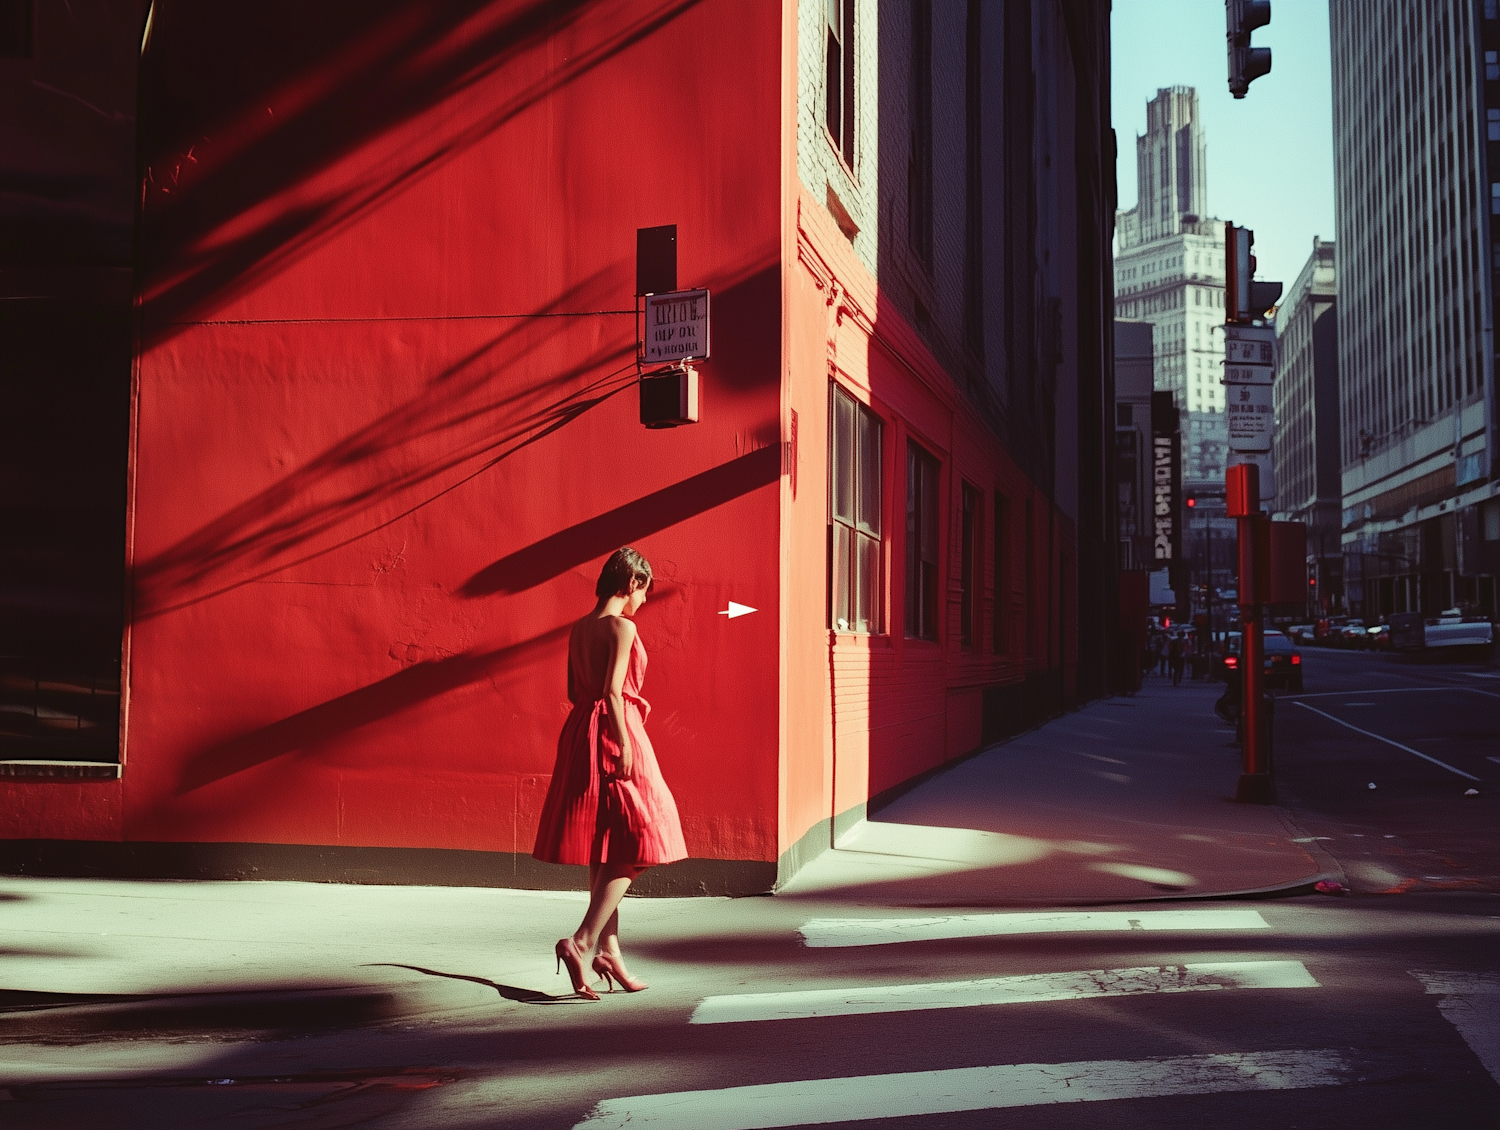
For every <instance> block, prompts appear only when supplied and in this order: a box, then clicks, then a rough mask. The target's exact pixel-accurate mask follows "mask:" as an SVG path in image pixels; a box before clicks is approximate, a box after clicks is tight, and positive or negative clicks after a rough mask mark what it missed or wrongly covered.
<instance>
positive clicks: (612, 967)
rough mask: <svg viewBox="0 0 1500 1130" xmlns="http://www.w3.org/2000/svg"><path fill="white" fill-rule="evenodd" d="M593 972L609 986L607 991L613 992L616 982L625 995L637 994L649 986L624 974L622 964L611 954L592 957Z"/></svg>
mask: <svg viewBox="0 0 1500 1130" xmlns="http://www.w3.org/2000/svg"><path fill="white" fill-rule="evenodd" d="M594 972H595V973H597V974H598V975H599V976H600V977H603V978H604V983H605V984H606V985H608V986H609V991H610V992H614V991H615V988H614V983H615V982H616V981H618V982H619V983H620V988H622V989H624V990H625V991H626V992H627V993H638V992H640V991H641V990H642V989H649V988H650V987H651V986H650V985H648V984H646V982H644V981H637V980H635V979H634V978H633V977H631V976H630V974H629V973H626V972H625V965H624V963H623V962H622V961H621V960H620V959H619V958H617V957H615V956H614V955H613V954H608V953H600V954H595V955H594Z"/></svg>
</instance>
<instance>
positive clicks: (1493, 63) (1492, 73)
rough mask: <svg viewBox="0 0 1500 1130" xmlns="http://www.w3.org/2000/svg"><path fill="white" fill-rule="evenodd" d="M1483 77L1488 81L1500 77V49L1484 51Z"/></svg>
mask: <svg viewBox="0 0 1500 1130" xmlns="http://www.w3.org/2000/svg"><path fill="white" fill-rule="evenodd" d="M1484 77H1485V79H1486V80H1487V81H1489V82H1494V81H1495V80H1496V79H1500V51H1486V52H1485V53H1484Z"/></svg>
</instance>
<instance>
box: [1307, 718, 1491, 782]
mask: <svg viewBox="0 0 1500 1130" xmlns="http://www.w3.org/2000/svg"><path fill="white" fill-rule="evenodd" d="M1296 705H1298V706H1300V707H1302V709H1303V710H1311V711H1312V712H1313V713H1314V714H1321V715H1322V716H1323V717H1324V718H1327V719H1328V720H1329V721H1330V722H1337V723H1338V724H1339V725H1340V726H1344V727H1347V728H1348V729H1350V730H1353V731H1354V732H1355V733H1356V734H1363V735H1364V736H1365V737H1367V738H1374V739H1375V740H1376V741H1377V742H1384V743H1385V744H1386V745H1390V746H1395V747H1396V748H1397V749H1399V750H1404V751H1405V752H1406V753H1410V754H1412V755H1413V756H1415V757H1420V758H1421V759H1422V760H1423V761H1430V762H1432V763H1433V764H1434V765H1436V766H1438V767H1439V768H1440V769H1446V770H1448V772H1450V773H1457V774H1458V775H1459V776H1460V777H1464V778H1467V779H1468V780H1470V781H1477V780H1479V778H1478V777H1476V776H1474V774H1472V773H1465V772H1464V771H1463V770H1462V769H1455V768H1454V767H1453V766H1451V765H1449V764H1448V763H1447V762H1446V761H1439V760H1438V759H1437V758H1435V757H1429V756H1427V754H1425V753H1423V752H1422V751H1421V750H1419V749H1412V748H1411V746H1409V745H1402V744H1401V743H1400V742H1396V741H1392V740H1391V739H1390V738H1387V737H1383V736H1381V735H1380V734H1377V733H1374V732H1373V731H1371V730H1362V729H1360V728H1359V727H1358V726H1355V725H1351V724H1350V723H1348V722H1345V721H1344V720H1343V719H1342V718H1335V717H1334V716H1333V715H1332V714H1329V713H1328V712H1327V711H1326V710H1319V709H1318V708H1317V707H1316V706H1308V705H1307V703H1305V702H1299V703H1297V704H1296Z"/></svg>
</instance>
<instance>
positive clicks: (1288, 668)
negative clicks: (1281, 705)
mask: <svg viewBox="0 0 1500 1130" xmlns="http://www.w3.org/2000/svg"><path fill="white" fill-rule="evenodd" d="M1265 640H1266V657H1265V671H1266V675H1265V685H1266V686H1267V687H1283V688H1285V689H1286V690H1287V691H1288V692H1289V693H1291V694H1301V693H1302V653H1301V652H1300V651H1298V650H1297V648H1296V647H1295V646H1294V645H1293V644H1292V641H1291V640H1289V639H1287V638H1286V636H1284V635H1283V634H1282V633H1281V632H1277V631H1269V630H1268V631H1267V632H1266V633H1265ZM1243 641H1244V637H1243V636H1242V635H1241V634H1240V633H1239V632H1230V633H1229V634H1228V635H1226V636H1225V638H1224V651H1223V653H1222V654H1221V655H1220V656H1219V660H1218V664H1217V668H1216V670H1215V672H1214V674H1215V677H1216V678H1220V679H1226V680H1227V679H1228V678H1230V677H1231V676H1232V675H1237V674H1238V672H1239V665H1240V650H1241V647H1242V646H1243Z"/></svg>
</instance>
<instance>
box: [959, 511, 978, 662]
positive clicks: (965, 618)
mask: <svg viewBox="0 0 1500 1130" xmlns="http://www.w3.org/2000/svg"><path fill="white" fill-rule="evenodd" d="M980 501H981V498H980V494H979V492H978V491H977V490H975V489H974V488H973V487H971V486H970V485H969V484H968V483H965V484H964V489H963V507H964V509H963V539H962V540H963V546H962V552H963V558H962V560H961V561H960V562H959V566H958V589H959V620H960V621H961V622H962V627H961V628H960V629H959V642H960V643H961V644H962V645H963V646H964V647H970V648H971V647H973V646H974V641H975V640H976V639H977V638H978V637H979V633H978V632H977V631H976V630H975V628H976V626H977V625H976V624H975V620H976V619H977V618H978V613H979V602H978V601H977V600H975V599H974V586H975V585H976V584H977V583H978V581H979V567H980V562H979V559H978V558H979V505H980Z"/></svg>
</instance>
